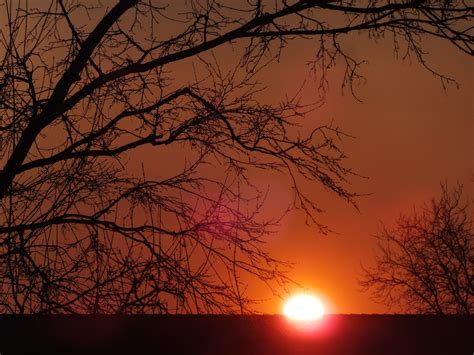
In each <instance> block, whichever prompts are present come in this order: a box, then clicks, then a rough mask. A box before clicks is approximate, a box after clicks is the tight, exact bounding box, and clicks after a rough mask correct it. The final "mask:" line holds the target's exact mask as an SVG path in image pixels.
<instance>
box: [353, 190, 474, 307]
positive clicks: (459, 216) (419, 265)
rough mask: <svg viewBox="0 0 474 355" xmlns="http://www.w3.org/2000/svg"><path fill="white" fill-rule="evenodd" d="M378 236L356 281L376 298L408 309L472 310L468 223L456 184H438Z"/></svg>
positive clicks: (473, 250)
mask: <svg viewBox="0 0 474 355" xmlns="http://www.w3.org/2000/svg"><path fill="white" fill-rule="evenodd" d="M378 239H379V249H378V255H377V257H376V261H375V267H374V268H372V269H365V275H364V278H363V280H362V281H361V285H362V287H363V288H364V289H365V290H371V291H373V294H374V296H375V297H376V299H379V300H382V301H384V302H385V303H386V304H388V305H389V306H395V305H397V306H401V308H402V309H403V310H405V311H408V312H415V313H434V314H472V312H473V311H474V225H473V221H472V217H471V216H470V214H469V205H468V203H464V202H463V201H462V186H457V187H456V188H455V189H452V190H451V191H449V190H448V188H447V187H446V186H445V185H443V186H442V191H441V196H440V197H439V198H437V199H433V200H431V203H430V204H428V205H425V206H424V207H423V209H422V210H421V211H420V212H414V213H413V215H411V216H403V215H402V216H401V217H400V218H399V219H398V221H397V223H396V226H395V227H394V228H393V229H387V228H385V227H384V229H383V230H382V232H381V234H380V235H379V236H378Z"/></svg>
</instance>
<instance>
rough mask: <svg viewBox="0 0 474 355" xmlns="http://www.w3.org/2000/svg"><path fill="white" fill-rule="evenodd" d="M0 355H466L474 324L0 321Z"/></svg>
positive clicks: (423, 320) (361, 318)
mask: <svg viewBox="0 0 474 355" xmlns="http://www.w3.org/2000/svg"><path fill="white" fill-rule="evenodd" d="M0 353H1V355H9V354H21V353H32V354H33V353H35V354H43V353H44V354H53V353H55V354H71V353H75V354H91V353H96V354H99V353H104V354H262V355H266V354H268V355H273V354H344V355H352V354H354V355H356V354H364V355H366V354H430V355H433V354H468V355H472V354H474V316H470V317H468V316H465V317H464V316H444V317H443V316H409V315H328V316H326V317H325V318H323V319H322V320H320V321H318V322H316V323H315V324H313V325H306V326H301V325H296V324H295V323H292V322H291V321H288V320H286V319H285V318H283V317H281V316H220V315H219V316H216V315H214V316H206V315H203V316H184V315H183V316H151V315H150V316H38V315H35V316H8V315H3V316H0Z"/></svg>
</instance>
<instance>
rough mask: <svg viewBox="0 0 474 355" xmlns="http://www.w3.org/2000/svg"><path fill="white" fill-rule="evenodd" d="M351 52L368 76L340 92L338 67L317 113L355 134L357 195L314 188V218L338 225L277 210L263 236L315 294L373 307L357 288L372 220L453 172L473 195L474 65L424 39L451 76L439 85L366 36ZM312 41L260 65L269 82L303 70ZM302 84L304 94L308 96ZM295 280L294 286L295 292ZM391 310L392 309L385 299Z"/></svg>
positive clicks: (332, 302) (279, 86) (361, 308)
mask: <svg viewBox="0 0 474 355" xmlns="http://www.w3.org/2000/svg"><path fill="white" fill-rule="evenodd" d="M354 43H356V44H357V45H353V46H352V48H351V52H352V53H353V54H354V55H356V56H359V57H360V58H363V59H367V60H369V63H368V64H367V65H365V66H364V74H365V77H366V79H367V82H366V84H365V85H362V86H360V87H358V88H357V94H358V96H359V97H360V98H361V99H362V100H363V103H359V102H357V101H356V100H355V99H354V98H353V97H351V95H350V93H348V92H346V93H345V94H344V95H341V90H340V82H338V78H337V69H336V73H335V75H334V77H333V78H332V79H333V80H332V81H331V83H330V85H331V87H330V92H329V95H328V96H327V98H326V102H325V104H324V106H323V107H322V108H321V109H320V110H319V111H317V112H315V115H316V116H320V117H329V118H330V119H334V121H335V122H336V123H337V125H338V126H339V127H340V128H342V129H343V130H344V131H345V132H347V133H348V134H350V135H352V136H354V137H355V138H354V139H346V140H345V142H344V145H343V147H344V149H345V153H346V154H347V155H348V156H349V160H348V165H349V166H350V167H352V168H353V169H354V170H355V171H357V172H358V173H360V174H361V175H364V176H366V177H367V179H363V178H353V179H352V180H351V181H352V183H353V191H356V192H359V193H369V194H370V195H369V196H365V197H360V198H359V199H358V204H359V208H360V213H359V212H357V211H356V210H355V209H354V208H352V207H351V206H349V205H347V204H345V203H344V202H341V201H340V200H338V199H336V198H335V197H332V196H328V195H321V196H320V197H318V198H319V199H318V200H317V201H318V202H320V204H321V205H322V206H323V207H324V208H325V210H326V213H324V214H323V215H322V216H321V217H322V221H323V222H324V223H326V224H327V225H329V226H330V227H331V228H332V229H333V230H335V231H337V232H338V234H337V235H336V234H333V235H329V236H327V237H322V236H319V235H318V233H317V232H316V231H315V230H311V229H310V228H308V227H306V226H305V225H304V223H303V222H304V221H303V220H302V218H301V216H300V215H298V214H293V215H292V216H291V217H289V218H287V219H286V220H284V222H283V225H282V229H281V232H280V233H279V234H278V235H277V236H276V237H275V240H274V241H273V242H271V244H270V246H271V248H272V250H274V251H275V254H276V255H278V256H280V257H283V258H285V259H287V260H290V261H292V262H296V263H297V265H296V266H295V268H294V270H293V272H292V276H293V277H294V279H295V280H296V281H298V282H299V283H301V284H302V285H303V286H304V287H306V288H307V289H308V290H314V291H315V292H316V293H318V294H320V295H321V296H322V297H323V298H324V299H326V302H327V303H328V305H329V308H330V311H333V312H335V313H379V312H387V311H389V309H388V308H387V307H385V306H383V305H380V304H377V303H375V302H373V301H372V300H370V298H369V295H368V294H364V293H362V292H360V290H359V286H358V283H357V278H358V277H359V276H360V273H361V270H360V264H361V263H362V264H364V265H370V263H371V261H372V260H373V255H374V248H375V243H374V239H373V238H372V235H374V234H375V233H377V230H378V228H379V225H380V223H381V222H384V223H386V224H388V225H390V224H391V223H393V222H394V220H395V219H396V218H397V216H398V215H399V213H400V212H410V211H412V209H413V207H414V206H415V205H419V204H420V203H422V202H424V201H426V200H428V199H430V198H431V197H433V196H435V195H436V194H437V193H438V192H439V184H440V182H444V181H447V182H448V184H455V183H456V182H460V183H462V184H464V185H465V192H466V193H467V195H470V197H471V199H472V197H473V196H474V182H473V176H474V170H473V167H474V139H473V138H474V123H473V118H474V109H473V102H474V100H473V99H474V97H473V93H474V84H473V83H474V80H473V79H474V68H473V65H472V61H471V60H470V58H469V57H468V56H467V55H463V54H460V53H458V52H457V51H456V50H455V49H454V48H453V47H452V46H449V45H447V44H442V43H440V42H437V41H436V42H434V41H430V42H428V43H427V46H426V48H427V49H428V51H429V52H430V55H429V56H428V58H429V63H430V64H432V66H433V68H436V69H437V70H439V71H440V72H442V73H443V74H446V75H448V76H450V77H453V78H455V79H456V80H457V81H458V83H459V86H460V88H459V89H457V88H456V86H455V85H452V86H449V87H448V88H447V89H446V91H444V90H443V88H442V85H441V83H440V82H439V80H438V79H436V78H435V77H433V75H431V74H430V73H429V72H427V71H426V70H424V69H423V68H422V67H421V65H420V64H418V63H416V62H413V63H411V64H410V63H409V62H408V61H404V62H402V61H400V60H397V59H396V58H395V57H394V55H393V53H392V51H391V48H390V47H389V46H388V45H384V44H374V43H369V42H367V41H365V40H360V41H357V42H354ZM312 51H314V49H313V48H311V47H310V46H308V44H307V43H306V44H305V43H298V44H295V47H294V50H292V49H291V50H288V51H287V52H286V54H285V55H284V60H283V61H282V63H281V64H280V65H279V66H278V67H277V66H275V67H274V68H272V69H269V71H270V72H271V74H272V75H271V77H273V78H277V79H276V80H271V79H269V80H268V81H267V82H269V84H270V83H271V84H270V92H274V93H275V94H278V95H284V94H285V90H288V91H291V90H296V89H297V88H298V86H299V84H300V83H301V82H302V81H303V80H305V78H306V79H307V71H306V70H305V67H304V63H305V61H306V60H308V58H310V56H311V54H312ZM312 92H314V89H313V90H311V86H309V87H308V89H307V91H306V92H305V95H307V97H311V94H312ZM296 291H297V289H295V292H296ZM280 308H281V301H279V300H271V301H269V302H267V303H265V304H262V311H264V312H269V313H274V312H279V310H280ZM392 311H397V310H396V309H392Z"/></svg>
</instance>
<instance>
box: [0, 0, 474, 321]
mask: <svg viewBox="0 0 474 355" xmlns="http://www.w3.org/2000/svg"><path fill="white" fill-rule="evenodd" d="M171 4H172V5H170V6H166V5H163V3H162V2H157V1H156V2H155V1H152V0H115V1H111V0H110V1H103V0H102V1H91V2H87V3H85V2H82V1H75V0H50V1H34V0H30V1H27V0H20V1H15V2H12V1H7V0H4V1H3V3H2V5H1V6H2V12H1V13H4V14H5V15H4V16H5V18H4V20H5V23H6V26H4V27H2V32H1V51H2V56H3V58H2V61H1V73H2V74H1V75H2V77H1V79H0V88H1V89H0V97H1V101H0V117H1V121H0V162H1V170H0V209H1V215H0V248H1V251H0V259H1V264H0V274H1V275H0V285H1V286H0V304H1V311H2V312H14V313H41V312H42V313H70V312H86V313H89V312H102V313H104V312H108V313H140V312H174V311H176V312H214V311H220V312H233V311H247V310H248V309H249V308H248V307H249V302H250V301H251V300H249V299H248V297H247V296H246V293H245V284H244V281H243V279H242V277H244V276H242V275H244V274H246V273H247V274H250V275H253V276H255V277H257V278H259V279H260V280H262V281H263V282H265V283H267V284H272V283H273V282H277V283H285V282H286V281H287V279H286V276H285V273H284V269H283V268H282V266H285V264H282V263H281V262H279V261H277V260H275V259H274V258H272V257H271V255H269V254H268V253H267V252H266V251H265V248H264V247H263V242H264V241H265V235H266V234H268V233H269V232H271V231H272V230H273V229H274V226H275V225H276V224H277V223H278V220H277V219H272V220H268V219H265V218H263V217H261V216H260V215H259V210H260V207H261V206H262V204H263V202H264V200H265V190H264V189H262V188H261V187H259V186H257V185H255V184H253V182H252V181H251V179H250V175H249V174H250V172H251V171H253V170H255V169H257V170H258V169H260V170H267V171H268V170H270V171H278V172H281V173H283V174H285V175H286V176H288V177H289V180H290V184H291V186H292V188H293V191H294V193H295V201H294V204H293V206H292V207H294V208H300V209H302V210H304V211H305V212H306V213H307V215H308V218H310V220H312V221H313V222H315V223H316V224H318V221H317V219H316V218H315V212H317V211H318V206H317V204H316V203H315V202H314V201H312V200H311V199H310V198H308V195H307V194H306V192H305V191H303V190H301V188H300V185H299V184H298V181H301V179H305V180H309V181H313V182H315V183H318V184H320V186H323V187H325V188H326V189H327V190H329V191H331V192H333V193H334V194H335V195H337V196H339V197H341V198H342V199H344V200H346V201H348V202H351V203H354V197H355V194H354V193H353V192H350V191H348V189H347V188H346V186H347V185H346V180H347V179H348V178H349V176H351V175H352V174H353V173H352V171H351V170H350V169H348V168H346V167H345V166H344V164H343V162H344V158H345V157H344V154H343V152H342V151H341V150H340V149H339V147H338V142H339V138H340V137H341V136H342V132H340V130H339V129H338V128H337V127H334V126H325V125H321V126H319V127H318V126H316V128H315V129H314V130H313V131H312V132H309V134H307V135H304V134H303V132H301V131H300V130H298V124H300V122H301V120H302V118H303V117H304V116H305V114H306V113H307V112H308V111H310V108H309V107H307V106H304V105H302V104H300V102H299V99H298V97H295V98H290V99H288V100H286V101H285V102H282V103H281V104H279V105H273V106H271V105H267V104H262V103H259V102H258V100H257V98H258V92H259V91H260V90H261V87H260V86H259V84H258V82H257V79H256V78H257V75H258V73H259V71H260V70H261V69H262V68H263V67H265V65H267V64H268V63H270V62H274V61H275V60H276V59H277V58H278V55H279V53H280V52H281V51H282V50H284V47H285V44H286V42H287V41H289V40H291V39H293V38H297V37H304V38H308V39H311V38H314V39H316V40H317V43H318V48H319V51H318V53H317V55H316V58H314V63H313V65H314V69H315V70H316V71H317V72H318V73H319V75H320V77H321V80H322V83H324V82H325V80H326V79H325V78H326V77H325V73H326V71H327V70H328V69H329V68H330V67H332V66H333V65H334V64H335V63H336V60H342V63H343V64H342V65H346V67H347V70H346V76H345V79H344V85H349V86H351V85H352V83H353V81H354V80H356V79H357V78H358V75H359V74H358V67H359V65H360V62H359V61H357V60H355V59H354V58H352V57H350V56H349V55H348V54H346V52H345V51H344V49H343V46H342V44H341V43H340V38H341V36H343V35H346V34H349V33H353V32H361V33H366V34H368V35H369V36H370V38H373V39H377V38H380V37H384V36H385V35H387V34H390V35H391V36H393V39H394V43H395V49H396V50H400V48H401V47H400V46H401V45H402V44H405V45H406V48H407V51H408V53H409V54H413V55H415V57H416V58H417V59H418V60H419V61H420V62H421V63H423V64H424V65H426V63H425V61H424V57H423V51H422V47H421V42H420V39H421V36H422V35H430V36H435V37H440V38H442V39H444V40H447V41H450V42H452V43H453V44H454V45H455V46H457V47H458V48H459V49H460V50H461V51H464V52H466V53H468V54H472V49H471V46H472V43H473V38H472V35H471V34H470V31H471V30H470V27H469V26H470V25H469V21H470V20H471V19H472V11H471V9H470V8H469V7H468V5H466V4H465V3H464V2H460V1H444V0H443V1H439V0H436V1H407V2H404V1H402V2H397V3H393V2H388V1H387V2H386V3H385V2H383V3H380V2H377V1H361V2H360V3H357V2H353V1H345V0H343V1H293V2H291V3H290V2H287V1H276V2H274V1H268V2H267V1H260V0H255V1H250V0H249V1H246V2H243V1H242V2H239V3H238V4H237V3H233V2H231V1H228V2H227V1H192V0H191V1H188V2H185V3H184V4H183V3H181V4H180V3H174V2H173V3H171ZM326 14H328V17H327V18H326V17H325V15H326ZM85 19H87V20H85ZM341 20H342V21H343V22H341ZM341 23H342V25H341ZM168 32H172V33H168ZM224 46H227V48H230V47H231V46H232V48H233V49H234V50H235V51H236V58H237V59H238V60H237V64H236V65H235V67H233V68H230V69H229V68H225V64H227V63H222V61H220V60H219V56H218V54H216V53H217V51H219V50H220V48H223V47H224ZM191 60H192V64H193V65H194V66H195V68H196V70H195V71H194V73H193V74H192V75H189V76H188V77H186V79H185V80H180V79H179V78H178V77H179V75H180V70H181V69H180V67H179V65H182V63H185V62H186V63H189V61H191ZM427 68H428V66H427ZM433 73H434V74H435V75H439V77H440V78H441V80H443V81H446V80H449V79H448V78H446V77H444V76H442V75H440V74H437V73H435V72H433ZM323 87H324V85H323ZM144 154H147V155H150V154H152V155H153V157H154V158H155V164H156V165H157V166H158V167H159V168H160V169H158V170H159V172H156V171H154V172H151V170H152V169H151V167H150V164H148V165H146V164H142V166H141V167H140V164H138V167H137V164H135V163H134V161H136V160H140V159H142V156H143V155H144ZM170 155H171V156H172V157H171V158H170ZM183 157H185V158H186V160H184V159H183V164H182V165H181V166H180V168H179V169H173V168H172V167H170V166H174V165H176V164H178V162H179V161H180V159H181V158H183ZM166 159H168V160H166ZM142 160H143V159H142ZM170 161H172V162H173V164H170ZM320 227H321V228H322V226H321V225H320Z"/></svg>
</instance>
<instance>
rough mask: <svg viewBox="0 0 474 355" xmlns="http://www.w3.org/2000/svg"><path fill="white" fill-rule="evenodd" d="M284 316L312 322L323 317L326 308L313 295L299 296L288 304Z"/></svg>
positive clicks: (284, 309)
mask: <svg viewBox="0 0 474 355" xmlns="http://www.w3.org/2000/svg"><path fill="white" fill-rule="evenodd" d="M283 314H284V315H285V316H286V317H288V318H289V319H292V320H298V321H312V320H317V319H320V318H322V317H323V315H324V306H323V304H322V303H321V301H320V300H318V299H317V298H316V297H314V296H312V295H308V294H304V295H297V296H294V297H292V298H291V299H290V300H289V301H288V302H286V304H285V307H284V308H283Z"/></svg>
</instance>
